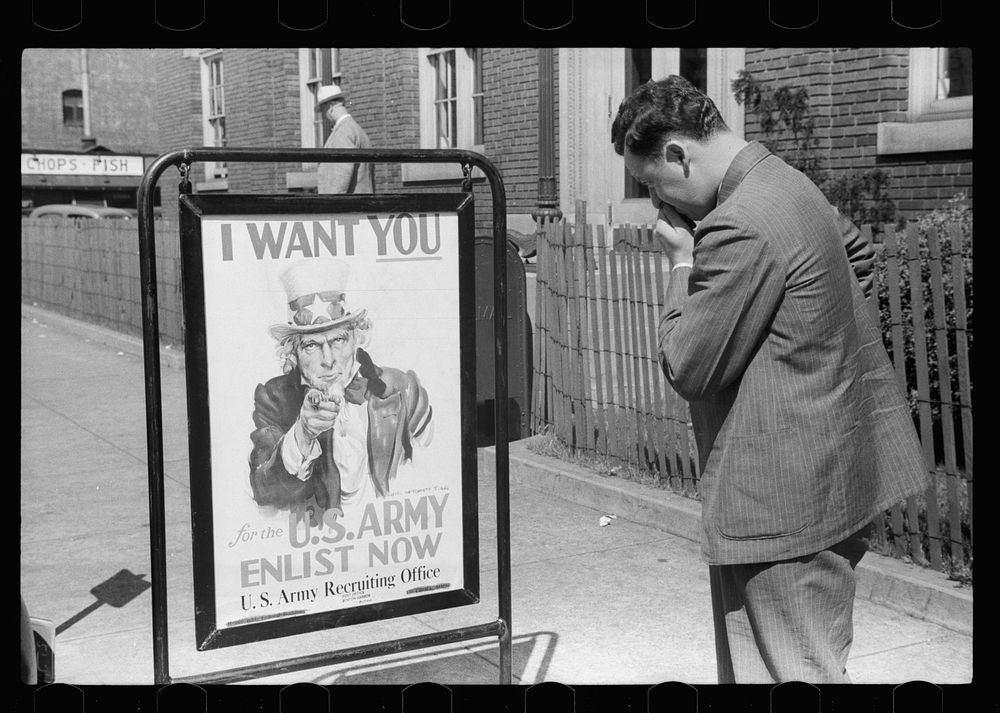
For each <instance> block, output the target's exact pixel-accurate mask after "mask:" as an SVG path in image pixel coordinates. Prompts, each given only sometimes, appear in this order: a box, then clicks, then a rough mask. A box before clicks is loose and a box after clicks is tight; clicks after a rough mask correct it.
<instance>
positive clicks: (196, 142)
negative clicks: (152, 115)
mask: <svg viewBox="0 0 1000 713" xmlns="http://www.w3.org/2000/svg"><path fill="white" fill-rule="evenodd" d="M155 55H156V63H155V64H156V67H155V70H154V76H155V78H156V86H157V92H156V100H155V109H156V113H157V115H158V116H159V141H158V145H159V150H158V151H157V153H165V152H167V151H174V150H177V149H182V148H186V147H193V146H201V145H202V144H203V143H204V131H203V128H202V107H201V68H200V64H199V62H200V60H199V59H198V58H197V57H190V56H185V52H184V50H183V49H181V48H176V49H160V50H156V52H155ZM198 170H199V166H198V165H195V166H194V167H193V173H194V172H196V171H198ZM201 175H204V174H203V173H202V174H201ZM193 178H196V176H193ZM178 180H179V174H178V172H177V171H176V170H175V169H168V170H167V171H165V172H164V173H163V174H162V175H161V177H160V180H159V181H158V184H157V185H159V187H160V196H161V204H162V206H163V213H164V215H166V216H171V217H172V216H176V215H177V182H178Z"/></svg>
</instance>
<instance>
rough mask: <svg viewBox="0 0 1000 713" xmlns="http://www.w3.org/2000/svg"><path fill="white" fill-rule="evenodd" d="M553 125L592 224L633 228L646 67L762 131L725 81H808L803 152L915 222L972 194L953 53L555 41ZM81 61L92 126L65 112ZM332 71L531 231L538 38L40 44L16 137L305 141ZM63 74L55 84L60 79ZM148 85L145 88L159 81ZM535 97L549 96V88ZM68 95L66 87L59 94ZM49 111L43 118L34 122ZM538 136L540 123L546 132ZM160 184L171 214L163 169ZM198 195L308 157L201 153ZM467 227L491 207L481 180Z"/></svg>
mask: <svg viewBox="0 0 1000 713" xmlns="http://www.w3.org/2000/svg"><path fill="white" fill-rule="evenodd" d="M552 54H553V55H554V60H553V66H552V72H551V78H552V79H551V85H550V86H548V87H547V89H548V90H550V91H551V94H552V97H553V100H552V106H551V111H550V112H549V113H548V114H547V115H546V116H550V117H551V126H550V127H549V133H550V134H551V136H553V137H554V140H553V141H552V148H551V157H550V159H551V163H552V166H553V169H552V171H553V174H554V175H553V178H554V180H555V187H556V191H557V194H556V198H557V201H558V207H559V208H560V209H561V211H562V212H563V214H565V215H567V216H570V217H571V216H572V215H573V214H574V210H575V204H576V201H578V200H584V201H586V203H587V213H588V220H590V221H592V222H613V223H619V222H645V221H648V219H649V213H648V201H647V199H646V196H645V194H644V189H643V188H642V187H641V186H639V185H637V184H634V183H633V182H632V181H631V180H630V179H629V178H628V176H627V175H626V173H625V169H624V166H623V164H622V161H621V159H620V158H619V157H617V156H616V155H615V154H614V151H613V148H612V146H611V143H610V127H611V122H612V121H613V119H614V115H615V113H616V111H617V107H618V103H619V102H620V101H621V99H622V98H623V97H624V96H625V94H626V93H627V92H628V91H630V90H631V89H632V88H633V87H635V86H636V85H637V84H638V83H640V82H642V81H645V80H646V79H648V78H650V77H662V76H665V75H667V74H670V73H680V74H683V75H685V76H687V77H688V78H690V79H692V81H694V82H695V83H696V84H698V85H699V86H701V87H702V88H703V89H705V90H706V91H707V92H708V93H709V95H710V96H712V97H713V99H714V100H715V101H716V104H717V105H718V106H719V108H720V110H721V112H722V114H723V117H724V118H725V119H726V121H727V123H728V124H729V125H730V127H731V128H733V129H734V130H735V131H736V132H737V133H740V134H742V135H744V136H745V137H746V138H751V139H763V138H770V139H773V141H772V142H771V143H772V145H773V146H775V148H776V150H777V151H778V152H779V153H782V151H783V149H785V148H787V146H788V141H787V140H784V139H782V136H781V135H777V136H771V137H768V136H766V135H765V134H764V133H763V132H762V131H761V127H760V123H759V121H758V120H757V118H756V117H755V116H754V115H753V113H752V112H750V111H747V109H746V107H745V106H744V105H742V104H741V103H740V102H737V101H736V98H735V97H734V95H733V91H732V89H731V83H732V81H733V80H734V79H736V78H737V77H738V76H740V73H741V72H744V71H745V72H749V73H750V74H751V75H752V76H753V77H754V78H755V79H756V80H758V81H759V82H760V83H761V84H763V85H766V86H768V87H770V88H771V89H772V90H774V89H777V88H779V87H787V88H789V89H792V90H795V89H800V88H801V89H805V90H807V91H808V94H809V102H810V112H811V116H812V118H813V120H814V126H815V133H814V140H815V143H814V147H815V148H814V152H815V157H816V159H817V160H818V162H819V164H820V165H821V166H822V168H823V170H824V171H825V172H826V175H827V176H829V177H836V176H838V175H842V174H844V173H846V172H854V173H858V172H864V171H867V170H869V169H872V168H880V169H882V170H883V171H885V172H886V173H887V174H888V175H889V177H890V183H889V186H888V192H889V197H890V198H891V199H892V200H893V202H894V203H895V205H896V207H897V210H898V213H899V215H901V216H903V217H914V216H916V215H918V214H920V213H922V212H925V211H927V210H930V209H932V208H934V207H936V206H939V205H941V204H942V203H944V202H945V201H946V200H947V199H949V198H951V197H952V196H953V195H954V194H955V193H957V192H959V191H964V192H966V193H967V194H968V196H969V197H970V198H971V195H972V93H971V90H972V86H971V54H970V53H969V52H968V51H967V50H963V49H962V48H847V49H842V48H795V49H780V48H628V49H626V48H588V47H573V48H559V49H555V50H554V51H553V53H552ZM82 61H86V62H87V63H88V64H89V77H90V83H89V84H90V86H89V99H88V107H89V110H88V111H90V112H91V118H90V129H89V134H90V135H89V136H84V132H85V130H84V128H83V127H78V126H69V125H67V124H66V121H65V119H64V120H63V121H62V123H60V121H59V119H60V118H61V117H63V116H64V115H63V114H61V113H60V106H59V101H60V97H62V101H63V110H65V106H66V104H65V102H66V97H65V95H64V93H65V91H66V90H68V89H74V88H75V86H76V85H74V86H70V85H71V84H73V82H72V81H71V79H73V78H76V77H80V76H88V74H87V73H83V75H81V67H80V63H81V62H82ZM333 81H336V82H339V83H340V84H341V86H342V87H343V88H344V90H345V92H346V94H347V97H348V108H349V110H350V112H351V113H352V115H354V117H355V118H356V119H357V120H358V121H359V123H360V124H361V125H362V126H363V127H365V129H366V131H367V132H368V134H369V136H370V138H371V140H372V144H373V145H374V146H378V147H383V148H418V147H419V148H433V147H439V146H453V147H460V148H470V149H475V150H478V151H480V152H482V153H483V154H485V155H486V156H487V157H489V158H490V159H491V160H492V161H493V162H494V163H495V164H496V165H497V167H498V168H499V169H500V172H501V174H502V176H503V178H504V182H505V186H506V191H507V201H508V223H509V226H510V227H511V228H512V229H514V230H519V231H521V232H530V231H531V230H532V225H533V223H532V212H533V211H535V210H536V206H537V200H538V193H539V145H540V142H541V139H542V133H540V131H539V90H540V86H541V85H540V78H539V52H538V51H537V50H536V49H533V48H480V49H474V48H417V47H410V48H374V49H373V48H343V49H336V48H284V49H259V48H225V49H216V48H208V49H204V48H189V49H183V48H175V49H158V50H86V51H84V50H37V51H28V52H26V53H25V55H24V61H23V65H22V148H23V149H25V150H27V149H32V150H40V149H47V148H49V149H61V150H67V149H69V148H70V147H71V146H75V147H76V148H77V149H78V150H80V149H81V148H82V146H81V145H80V144H81V142H82V141H83V140H84V139H85V138H89V139H90V140H91V142H93V141H94V140H95V139H96V141H97V142H99V143H100V145H102V146H105V147H108V148H110V149H112V150H117V151H126V150H134V151H140V152H149V153H152V154H158V153H162V152H164V151H167V150H171V149H177V148H183V147H191V146H202V145H228V146H239V147H316V146H320V145H322V140H323V137H324V135H325V132H327V131H328V127H324V126H323V125H322V121H321V120H320V118H319V117H317V116H316V114H315V112H314V110H313V101H312V97H313V96H314V95H315V91H316V89H317V88H318V86H320V85H321V84H325V83H330V82H333ZM64 85H65V86H64ZM154 88H155V90H154ZM543 96H544V94H543ZM70 100H72V96H70ZM41 114H44V116H42V117H41V118H39V117H40V115H41ZM543 133H544V132H543ZM459 173H460V172H459V169H458V167H457V166H450V165H438V164H411V165H403V166H400V165H397V164H381V165H379V166H378V167H377V170H376V185H377V190H378V191H379V192H383V193H384V192H390V191H397V190H405V191H421V190H442V189H443V188H445V189H447V188H448V187H450V188H451V189H453V188H455V187H457V185H458V181H459V178H460V176H459ZM175 177H176V176H175V174H173V173H167V174H165V175H164V177H163V178H162V179H161V182H160V183H161V186H168V182H169V183H170V185H169V189H168V190H165V191H164V208H165V211H166V212H168V214H169V212H170V211H172V210H173V209H174V208H173V207H174V206H175V205H176V198H175V196H174V192H175V191H174V188H173V180H174V178H175ZM192 177H193V180H194V185H195V190H196V191H199V192H209V191H229V192H238V193H243V192H267V193H272V192H279V193H284V192H296V191H311V190H314V189H315V164H309V163H302V164H269V163H250V164H247V163H243V164H234V165H231V166H226V165H215V164H211V165H208V164H202V165H196V166H195V167H194V171H193V176H192ZM476 196H477V229H478V230H479V231H481V232H483V231H488V229H489V225H490V201H489V195H488V192H487V190H486V186H485V183H484V182H483V181H482V180H481V178H480V179H479V180H477V181H476Z"/></svg>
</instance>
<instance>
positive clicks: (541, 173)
mask: <svg viewBox="0 0 1000 713" xmlns="http://www.w3.org/2000/svg"><path fill="white" fill-rule="evenodd" d="M555 134H556V127H555V55H554V52H553V49H552V48H551V47H539V48H538V204H537V206H536V208H535V210H533V211H532V212H531V217H532V218H534V219H535V223H536V224H537V226H538V229H537V231H536V235H537V236H538V237H539V239H541V236H542V234H543V232H544V231H543V225H544V223H545V222H546V221H548V220H553V221H555V220H559V219H560V218H561V217H562V211H561V210H559V196H558V195H557V194H556V176H555V172H556V169H555V164H556V148H555V143H556V142H555Z"/></svg>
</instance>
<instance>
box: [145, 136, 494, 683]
mask: <svg viewBox="0 0 1000 713" xmlns="http://www.w3.org/2000/svg"><path fill="white" fill-rule="evenodd" d="M199 161H226V162H230V163H232V162H269V163H278V162H318V163H335V162H351V163H358V162H364V163H378V162H396V163H402V162H406V163H459V164H461V165H462V168H463V171H464V174H465V176H466V182H465V185H464V186H463V187H464V188H465V189H466V190H470V191H471V180H470V179H471V172H472V168H473V167H475V168H478V169H480V170H481V171H482V172H483V174H484V175H485V176H486V178H487V180H488V181H489V184H490V190H491V196H492V208H493V244H494V262H493V265H494V267H493V279H494V302H495V305H496V318H495V321H494V342H495V347H496V350H495V351H496V355H495V388H494V393H495V420H494V433H495V444H496V446H495V447H496V495H497V504H496V507H497V513H496V514H497V588H498V604H499V606H498V609H499V612H498V617H497V619H496V620H494V621H490V622H487V623H484V624H478V625H473V626H466V627H460V628H455V629H450V630H446V631H441V632H435V633H433V634H424V635H419V636H412V637H407V638H403V639H393V640H389V641H383V642H378V643H373V644H367V645H364V646H356V647H351V648H347V649H339V650H335V651H330V652H325V653H319V654H313V655H309V656H300V657H295V658H290V659H283V660H280V661H272V662H268V663H264V664H256V665H252V666H243V667H239V668H232V669H226V670H223V671H216V672H212V673H207V674H199V675H196V676H189V677H183V678H172V677H171V676H170V667H169V649H168V639H167V596H166V595H167V590H166V522H165V506H164V471H163V429H162V425H163V423H162V421H163V416H162V404H161V380H160V347H159V320H158V306H157V285H156V247H155V245H156V242H155V229H154V220H153V217H154V216H153V212H154V211H153V199H154V190H155V188H156V183H157V181H158V179H159V178H160V176H161V175H162V174H163V172H164V171H166V170H167V168H169V167H170V166H177V167H178V168H179V170H180V172H181V175H182V181H181V184H180V190H181V192H182V193H183V192H186V191H187V190H189V185H190V184H189V182H188V179H187V174H188V170H189V168H190V165H191V164H192V163H195V162H199ZM506 205H507V201H506V191H505V188H504V185H503V180H502V178H501V177H500V174H499V171H497V169H496V167H495V166H494V165H493V163H492V162H491V161H490V160H489V159H487V158H486V157H485V156H483V155H481V154H478V153H476V152H473V151H466V150H462V149H423V150H420V149H256V148H211V147H203V148H198V149H180V150H177V151H172V152H168V153H165V154H161V155H160V156H159V157H157V158H156V160H155V161H153V162H152V163H151V164H150V165H149V166H148V167H147V169H146V172H145V173H144V174H143V177H142V180H141V182H140V184H139V189H138V209H139V215H138V220H139V267H140V279H141V287H142V317H143V359H144V366H145V393H146V445H147V455H148V477H149V513H150V558H151V564H152V604H153V607H152V619H153V669H154V680H155V682H156V683H157V684H160V685H165V684H169V683H174V682H181V681H183V682H188V683H198V684H203V683H212V684H215V683H235V682H239V681H247V680H252V679H255V678H260V677H263V676H273V675H279V674H283V673H290V672H293V671H299V670H304V669H309V668H315V667H318V666H329V665H334V664H339V663H345V662H350V661H355V660H360V659H367V658H374V657H378V656H385V655H390V654H395V653H400V652H404V651H412V650H415V649H421V648H428V647H432V646H440V645H443V644H449V643H457V642H462V641H470V640H473V639H481V638H485V637H490V636H496V637H497V638H498V643H499V655H500V656H499V660H500V674H499V682H500V683H501V684H510V683H511V681H512V672H511V659H512V651H511V649H512V647H511V592H510V493H509V480H510V479H509V450H508V438H509V434H508V432H507V431H508V427H507V418H506V411H505V407H506V403H507V324H506V322H507V271H506V243H507V238H506V235H507V216H506Z"/></svg>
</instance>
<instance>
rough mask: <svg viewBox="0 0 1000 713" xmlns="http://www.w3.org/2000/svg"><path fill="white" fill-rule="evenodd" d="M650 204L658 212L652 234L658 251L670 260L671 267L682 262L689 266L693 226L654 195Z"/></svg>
mask: <svg viewBox="0 0 1000 713" xmlns="http://www.w3.org/2000/svg"><path fill="white" fill-rule="evenodd" d="M652 202H653V205H654V206H655V207H656V208H657V210H658V212H657V214H656V227H655V228H654V230H653V233H654V234H655V235H656V239H657V242H658V243H659V244H660V250H662V251H663V254H664V255H666V256H667V259H668V260H670V265H671V266H674V265H677V264H678V263H683V262H686V263H689V264H690V263H691V262H692V261H693V253H694V232H693V224H692V223H691V221H690V220H686V219H685V218H684V217H683V216H681V214H680V213H678V212H677V211H676V210H674V208H673V207H672V206H671V205H670V204H669V203H664V202H663V201H661V200H660V199H659V197H658V196H657V195H656V194H655V193H653V194H652Z"/></svg>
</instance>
